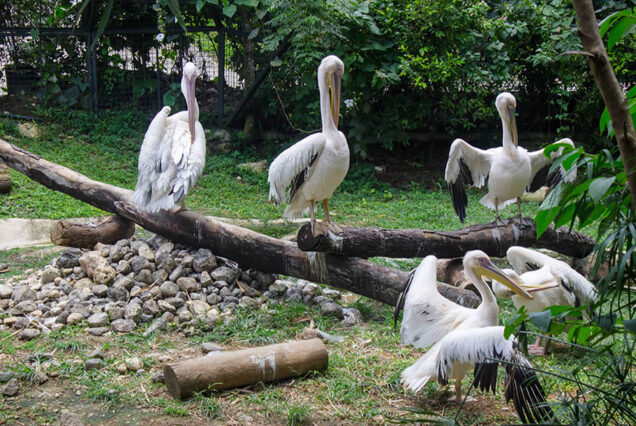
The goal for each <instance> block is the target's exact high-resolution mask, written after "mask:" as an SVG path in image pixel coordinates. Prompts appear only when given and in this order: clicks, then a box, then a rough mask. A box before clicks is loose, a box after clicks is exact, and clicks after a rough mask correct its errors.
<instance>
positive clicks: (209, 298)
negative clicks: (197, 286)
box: [205, 293, 221, 305]
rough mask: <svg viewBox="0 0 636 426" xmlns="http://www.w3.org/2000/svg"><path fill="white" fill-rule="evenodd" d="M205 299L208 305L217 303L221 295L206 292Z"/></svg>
mask: <svg viewBox="0 0 636 426" xmlns="http://www.w3.org/2000/svg"><path fill="white" fill-rule="evenodd" d="M205 301H206V302H208V304H209V305H216V304H217V303H219V302H221V296H219V295H218V294H214V293H212V294H208V296H207V297H206V298H205Z"/></svg>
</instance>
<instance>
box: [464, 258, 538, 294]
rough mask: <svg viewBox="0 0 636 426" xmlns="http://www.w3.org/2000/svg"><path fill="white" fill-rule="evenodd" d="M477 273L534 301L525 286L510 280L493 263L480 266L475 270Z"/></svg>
mask: <svg viewBox="0 0 636 426" xmlns="http://www.w3.org/2000/svg"><path fill="white" fill-rule="evenodd" d="M475 272H476V273H477V274H478V275H481V276H484V277H488V278H491V279H493V280H497V281H499V282H500V283H502V284H503V285H505V286H506V287H508V288H509V289H510V290H512V291H513V292H515V293H516V294H518V295H519V296H523V297H526V298H528V299H534V297H532V295H531V294H530V293H528V292H527V291H526V290H524V288H523V286H522V285H521V284H519V283H517V282H516V281H515V280H514V279H512V278H510V277H509V276H508V275H507V274H506V273H505V272H504V271H502V270H501V269H499V268H498V267H497V266H495V265H494V264H493V263H492V262H490V263H489V264H488V265H485V266H478V267H477V268H475Z"/></svg>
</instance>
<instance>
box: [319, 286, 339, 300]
mask: <svg viewBox="0 0 636 426" xmlns="http://www.w3.org/2000/svg"><path fill="white" fill-rule="evenodd" d="M322 295H323V296H326V297H328V298H330V299H332V300H338V299H340V298H341V297H342V293H340V292H339V291H338V290H334V289H332V288H323V289H322Z"/></svg>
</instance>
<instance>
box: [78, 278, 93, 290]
mask: <svg viewBox="0 0 636 426" xmlns="http://www.w3.org/2000/svg"><path fill="white" fill-rule="evenodd" d="M94 284H95V283H94V282H93V281H92V280H91V279H90V278H82V279H81V280H77V281H76V282H75V284H74V285H73V288H75V289H77V290H84V289H85V288H91V287H93V285H94Z"/></svg>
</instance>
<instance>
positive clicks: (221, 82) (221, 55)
mask: <svg viewBox="0 0 636 426" xmlns="http://www.w3.org/2000/svg"><path fill="white" fill-rule="evenodd" d="M217 51H218V58H217V61H218V67H219V77H218V83H217V84H218V89H217V93H218V96H219V98H218V103H217V110H218V124H219V126H223V88H224V87H225V31H224V30H223V27H221V26H219V47H218V50H217Z"/></svg>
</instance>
